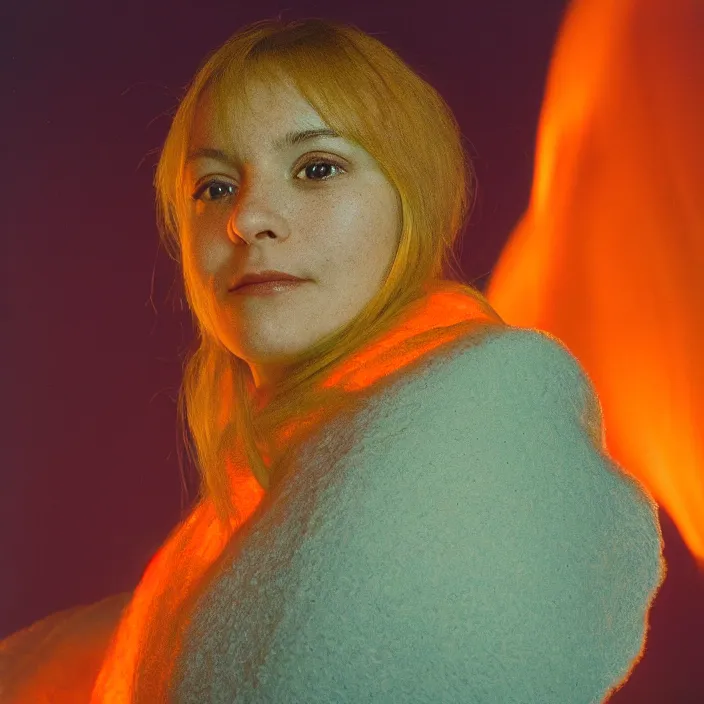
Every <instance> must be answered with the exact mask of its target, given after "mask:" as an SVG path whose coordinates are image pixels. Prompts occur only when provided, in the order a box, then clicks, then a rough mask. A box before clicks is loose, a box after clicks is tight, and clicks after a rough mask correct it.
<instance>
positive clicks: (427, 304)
mask: <svg viewBox="0 0 704 704" xmlns="http://www.w3.org/2000/svg"><path fill="white" fill-rule="evenodd" d="M482 323H489V324H499V325H500V324H502V322H501V321H500V320H499V319H498V318H497V317H496V316H495V314H493V312H492V311H491V310H490V309H488V307H487V306H485V305H484V304H482V303H481V302H479V301H477V300H476V299H474V298H473V297H471V296H469V295H467V294H466V293H465V292H464V291H463V290H462V289H461V288H460V287H458V285H457V284H454V283H452V282H441V283H440V284H439V285H438V286H437V287H433V289H429V295H428V296H427V297H426V298H425V299H423V300H422V301H420V302H419V303H418V304H416V305H414V306H411V307H410V308H409V309H408V310H407V311H406V312H405V313H404V318H403V320H402V321H400V323H399V324H398V325H396V326H394V328H393V329H392V330H391V331H389V332H388V333H386V334H384V335H381V336H380V338H379V339H377V340H376V341H373V342H372V343H371V344H370V345H368V346H367V347H366V348H365V349H362V350H361V351H360V352H359V353H357V355H355V356H354V357H353V358H352V359H350V360H348V361H347V362H345V363H343V364H341V365H339V367H338V368H336V369H335V370H333V372H332V373H331V374H330V375H329V376H328V377H327V378H326V380H325V382H324V383H323V385H322V386H323V387H330V386H333V385H336V386H337V385H339V386H340V387H341V388H344V389H345V390H349V391H357V390H360V389H364V388H366V387H369V386H371V384H373V383H374V382H376V381H378V380H379V379H381V378H383V377H386V376H388V375H390V374H391V373H393V372H395V371H398V370H400V369H402V368H403V367H406V366H407V365H409V364H411V363H412V362H414V361H416V360H419V359H421V358H422V357H423V356H424V355H425V354H427V352H429V351H430V350H432V349H434V348H435V347H437V346H439V345H441V344H446V343H449V342H451V341H452V340H454V339H457V338H460V337H464V336H465V335H466V334H467V333H468V331H469V330H470V328H472V327H476V326H479V325H481V324H482ZM324 416H325V414H324V411H323V412H321V413H319V414H317V415H316V417H315V418H306V419H302V418H296V419H293V421H292V422H291V423H289V424H287V425H285V426H284V427H282V428H281V429H280V430H279V432H278V435H277V442H280V441H281V438H286V437H290V436H291V435H292V433H293V432H294V431H295V432H299V430H300V428H301V427H304V426H308V425H315V424H316V423H318V422H320V421H321V420H322V419H323V418H324ZM229 469H230V472H229V474H230V476H231V479H232V485H233V499H234V501H235V505H236V508H237V509H238V511H239V513H240V515H241V519H240V521H239V522H238V523H234V522H233V523H232V524H231V525H230V526H224V525H223V524H221V523H220V522H219V521H218V520H217V517H216V514H215V511H214V508H213V506H212V504H211V503H210V502H201V503H200V504H199V505H198V506H197V507H196V508H195V509H194V510H193V512H192V513H191V514H190V515H189V516H188V518H187V519H186V520H185V521H184V522H183V523H181V524H180V525H179V526H177V528H176V529H175V530H174V531H173V532H172V534H171V536H170V537H169V538H168V539H167V541H166V542H165V544H164V545H163V547H162V548H161V549H160V550H159V552H158V553H157V555H156V556H155V557H154V558H153V559H152V561H151V563H150V564H149V566H148V568H147V570H146V571H145V574H144V576H143V578H142V580H141V582H140V584H139V585H138V587H137V589H136V591H135V593H134V596H133V598H132V601H131V603H130V604H129V606H128V608H127V609H126V610H125V612H124V614H123V616H122V620H121V622H120V623H119V625H118V628H117V631H116V633H115V635H114V637H113V639H112V642H111V643H110V646H109V648H108V651H107V654H106V657H105V660H104V662H103V666H102V669H101V671H100V673H99V675H98V679H97V681H96V684H95V687H94V689H93V695H92V698H91V702H92V703H93V704H127V702H130V703H131V704H135V703H136V702H145V704H146V703H149V704H151V703H152V702H157V701H166V697H167V693H168V686H169V680H170V677H171V675H172V668H173V665H174V657H173V654H175V653H178V652H179V646H180V641H179V638H180V637H181V636H182V634H183V630H184V628H183V626H184V625H185V623H186V619H187V618H188V613H189V607H190V605H191V604H192V599H193V596H194V594H196V593H197V592H198V587H199V585H200V584H202V583H205V582H207V579H208V570H209V569H210V568H211V567H213V566H214V564H215V562H216V560H217V559H218V558H220V557H221V556H222V555H223V553H224V549H225V547H226V546H228V549H229V547H230V546H231V545H232V544H233V543H231V542H230V541H231V538H233V536H235V534H236V533H237V538H235V541H236V540H237V539H239V536H240V535H243V534H245V533H246V529H245V525H244V524H245V523H246V521H247V520H248V519H249V518H251V517H252V516H253V515H254V514H255V512H256V511H257V510H258V509H259V510H264V509H265V508H266V502H267V498H268V495H267V494H265V492H264V490H263V489H262V488H261V487H260V486H259V484H258V483H257V481H256V479H255V478H254V476H253V475H252V474H251V471H249V470H248V468H247V466H246V463H245V461H244V455H243V453H242V450H241V448H238V449H237V450H235V451H234V453H233V457H232V459H231V463H230V467H229ZM238 531H239V532H238ZM228 544H229V545H228ZM165 654H168V655H167V656H166V657H164V655H165ZM135 680H136V681H135Z"/></svg>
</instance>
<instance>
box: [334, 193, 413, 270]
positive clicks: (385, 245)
mask: <svg viewBox="0 0 704 704" xmlns="http://www.w3.org/2000/svg"><path fill="white" fill-rule="evenodd" d="M334 218H335V226H334V227H331V228H330V233H331V237H330V245H331V246H334V247H335V252H336V254H337V256H336V257H335V258H336V259H338V262H339V260H340V259H344V261H343V262H339V264H340V265H341V266H343V267H345V269H346V271H347V273H348V275H349V276H350V277H352V276H353V275H354V278H356V279H359V280H362V281H364V280H367V281H369V282H373V283H377V282H378V280H379V279H380V278H381V277H382V276H383V275H384V273H385V272H386V270H387V268H388V267H389V266H390V264H391V261H392V260H393V256H394V254H395V252H396V248H397V245H398V240H399V235H400V209H399V205H398V202H397V197H396V192H395V191H394V189H393V188H392V187H391V186H390V185H389V184H388V183H387V182H386V181H383V182H381V183H377V182H372V183H370V184H367V185H366V187H365V188H360V189H358V190H355V191H352V192H350V193H349V194H348V197H346V198H344V199H340V201H339V202H338V204H337V206H336V209H335V214H334ZM333 233H334V234H333Z"/></svg>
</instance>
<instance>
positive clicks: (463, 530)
mask: <svg viewBox="0 0 704 704" xmlns="http://www.w3.org/2000/svg"><path fill="white" fill-rule="evenodd" d="M297 458H298V461H297V464H296V467H297V470H296V471H295V472H294V473H292V474H291V475H290V476H289V477H288V478H286V479H285V480H284V481H283V482H282V484H281V485H280V486H279V487H277V488H276V489H274V491H275V492H277V493H276V496H275V497H274V500H273V503H272V505H271V510H269V511H267V513H266V514H264V515H263V516H262V517H261V518H260V519H259V520H258V521H257V522H255V523H253V524H252V526H251V527H250V529H249V530H247V531H242V532H240V533H238V534H237V535H236V536H235V538H233V542H232V545H231V546H230V549H229V550H228V551H227V554H226V555H225V556H224V558H223V559H222V560H221V561H220V563H219V564H218V568H217V572H216V575H217V576H216V578H215V579H214V580H213V581H212V582H211V583H210V586H209V588H208V589H207V591H206V592H205V593H204V594H203V595H202V597H201V598H200V600H199V601H198V603H197V607H196V610H195V612H194V613H193V618H192V620H191V623H190V626H189V628H188V630H187V632H186V640H185V643H186V646H185V648H184V651H183V653H182V654H181V656H180V657H179V659H178V661H177V663H176V673H177V676H176V678H175V680H174V681H173V687H172V695H171V698H172V701H173V702H177V703H179V704H195V703H196V702H197V703H198V704H204V703H206V702H212V703H213V704H214V703H216V702H217V703H223V704H224V703H227V704H231V703H232V702H238V703H240V702H242V703H244V702H247V703H254V702H262V703H263V702H276V703H277V704H284V703H286V702H300V703H301V704H304V703H305V704H331V703H334V704H346V703H348V702H349V703H352V702H354V703H355V704H360V703H361V702H370V703H373V704H381V703H385V702H389V703H401V702H403V703H404V704H414V703H419V704H420V703H421V702H423V703H425V702H427V703H431V702H432V703H433V704H438V703H440V702H452V703H455V702H462V703H465V702H467V703H472V704H529V703H530V704H550V703H554V704H591V703H596V702H601V701H603V699H604V698H605V697H606V695H607V693H608V692H609V690H610V689H611V688H612V687H614V686H615V685H617V684H618V683H619V682H621V681H622V680H624V679H625V678H626V677H627V676H628V674H629V673H630V671H631V669H632V667H633V666H634V664H635V663H636V662H637V660H638V659H639V656H640V655H642V649H643V648H644V642H645V636H646V632H647V625H648V620H647V617H648V610H649V608H650V606H651V605H652V601H653V599H654V597H655V595H656V593H657V591H658V589H659V587H660V585H661V583H662V581H663V579H664V574H665V564H664V561H663V557H662V536H661V532H660V527H659V523H658V517H657V506H656V505H655V503H654V502H653V500H652V499H651V498H650V496H649V495H648V494H647V493H646V492H645V491H644V490H643V489H642V488H641V487H640V485H638V484H636V482H635V481H634V480H632V479H631V478H630V477H629V476H628V475H626V474H625V473H624V472H623V471H622V470H621V468H620V467H618V466H617V465H616V464H615V463H614V462H613V461H612V460H611V459H610V458H609V457H608V456H607V455H606V454H605V451H604V449H603V442H602V425H601V418H600V410H599V403H598V400H597V399H596V398H595V396H594V392H593V390H592V387H591V385H590V383H589V381H588V379H587V378H586V376H585V374H584V372H583V371H582V369H581V367H580V366H579V365H578V363H577V362H576V360H575V359H574V358H573V357H572V355H570V354H569V352H567V350H566V349H565V348H564V347H563V346H562V345H560V344H558V343H556V342H555V341H554V340H553V339H552V338H550V337H548V336H546V335H544V334H542V333H539V332H536V331H529V330H523V329H517V328H513V329H512V328H508V329H505V328H504V329H501V330H498V331H497V332H496V333H492V334H490V335H489V336H488V337H486V338H485V339H483V340H482V341H481V343H479V344H477V343H476V342H474V341H472V340H471V339H464V340H462V341H461V342H460V343H458V344H457V346H456V349H453V353H452V356H451V357H450V358H449V359H447V358H443V359H442V361H439V360H437V359H435V360H434V359H432V358H431V359H430V360H429V362H428V364H427V365H426V366H425V367H424V368H423V369H422V370H421V371H416V372H415V373H413V374H408V375H404V376H402V377H401V378H400V379H399V380H398V381H396V382H394V384H393V386H391V387H390V388H388V389H387V390H386V391H384V392H383V393H381V394H379V395H377V396H374V397H373V398H372V400H371V401H370V402H369V403H368V404H367V405H365V407H364V409H363V410H362V411H361V412H359V411H358V412H356V413H355V414H353V415H351V414H350V415H347V416H343V417H338V418H336V419H335V420H334V421H332V422H330V423H329V424H328V425H326V426H324V427H323V428H322V429H321V430H320V431H319V432H318V433H317V434H316V435H315V436H314V437H313V438H312V439H311V440H309V441H308V442H307V443H306V444H305V445H304V446H303V447H302V449H301V451H300V452H299V454H298V455H297Z"/></svg>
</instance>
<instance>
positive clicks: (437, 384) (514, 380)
mask: <svg viewBox="0 0 704 704" xmlns="http://www.w3.org/2000/svg"><path fill="white" fill-rule="evenodd" d="M371 408H372V415H373V416H374V418H375V419H376V420H377V423H378V427H379V428H380V429H382V430H383V426H384V425H385V423H393V422H398V413H399V412H403V411H404V410H405V411H408V412H409V415H407V416H406V417H407V420H408V421H409V422H410V420H411V419H414V421H415V422H417V423H421V424H426V423H428V422H431V423H432V424H437V423H452V424H453V425H454V426H456V428H457V429H459V428H461V427H463V426H466V427H467V430H468V431H470V432H471V431H472V429H477V428H481V427H484V426H488V427H487V431H488V432H490V434H491V436H492V437H493V438H495V439H498V438H499V437H500V435H501V434H503V436H504V437H506V436H507V434H508V436H511V435H513V436H515V443H514V444H515V446H516V447H519V446H520V445H521V439H520V438H519V437H517V434H520V433H524V432H526V431H528V430H530V429H531V428H532V429H533V431H534V432H536V433H540V432H543V433H545V432H548V433H552V436H553V439H555V437H556V436H555V433H556V432H561V437H562V439H563V440H564V442H569V443H573V442H574V441H575V439H576V438H575V434H576V435H578V436H584V439H586V440H588V441H590V442H591V444H592V446H597V447H600V448H602V447H603V423H602V413H601V406H600V403H599V399H598V397H597V395H596V393H595V390H594V387H593V384H592V382H591V380H590V379H589V377H588V375H587V373H586V371H585V370H584V369H583V367H582V366H581V364H580V363H579V361H578V360H577V359H576V357H575V356H574V355H573V354H572V353H571V352H570V351H569V349H568V348H567V347H566V346H565V345H564V344H563V343H562V342H561V341H560V340H559V339H558V338H556V337H553V336H551V335H549V334H547V333H544V332H541V331H538V330H532V329H525V328H515V327H510V326H489V327H487V328H485V329H482V330H478V331H477V332H476V333H475V334H472V335H468V336H467V337H466V338H463V339H461V340H459V341H457V342H455V343H453V344H452V345H449V346H448V347H447V348H446V349H444V350H443V351H442V352H441V353H440V354H435V355H433V356H431V357H430V358H429V359H428V360H427V362H426V363H425V364H424V365H422V366H421V367H419V368H417V369H416V370H415V371H414V372H413V373H409V374H406V375H404V376H402V377H401V378H399V379H398V380H397V381H396V382H395V383H394V384H392V385H390V386H389V387H388V388H387V389H385V390H384V391H383V392H382V393H380V394H378V396H377V397H376V398H374V399H373V401H372V403H371ZM592 449H593V448H592Z"/></svg>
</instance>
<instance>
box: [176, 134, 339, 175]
mask: <svg viewBox="0 0 704 704" xmlns="http://www.w3.org/2000/svg"><path fill="white" fill-rule="evenodd" d="M319 137H332V138H333V139H340V138H341V137H340V135H339V134H338V133H337V132H335V130H331V129H330V128H328V127H321V128H320V129H314V130H299V131H296V132H288V133H287V134H285V135H284V136H283V137H280V138H279V139H277V140H275V141H274V149H276V150H278V151H281V150H282V149H286V148H287V147H294V146H296V145H297V144H301V143H303V142H307V141H310V140H312V139H317V138H319ZM195 159H217V160H218V161H222V162H223V163H225V164H229V165H230V166H235V165H236V164H235V160H234V159H233V158H232V157H231V156H228V155H227V154H226V153H225V152H223V151H222V150H220V149H213V148H212V147H201V148H200V149H194V150H193V151H191V152H189V153H188V155H187V156H186V163H188V162H189V161H193V160H195Z"/></svg>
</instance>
